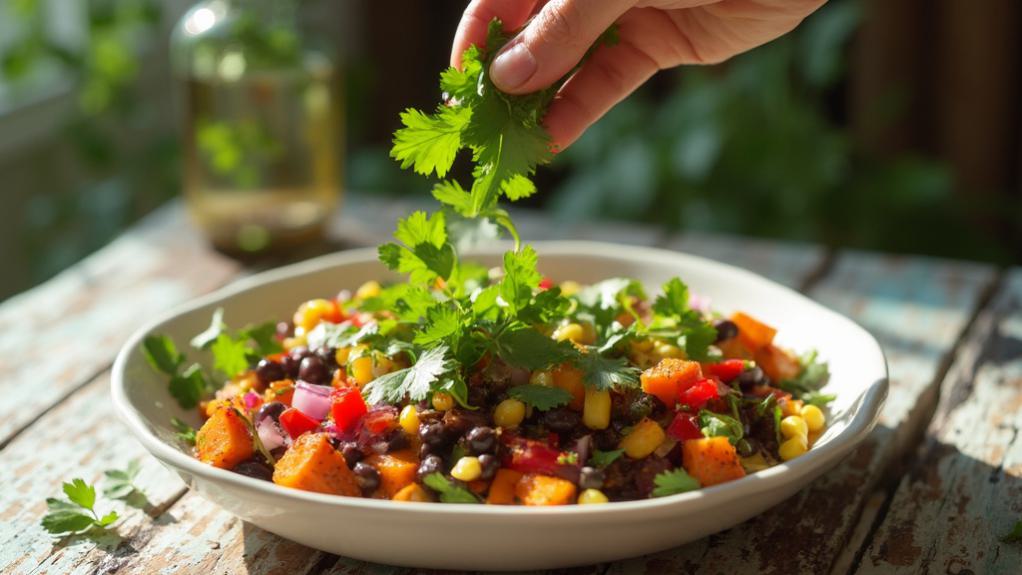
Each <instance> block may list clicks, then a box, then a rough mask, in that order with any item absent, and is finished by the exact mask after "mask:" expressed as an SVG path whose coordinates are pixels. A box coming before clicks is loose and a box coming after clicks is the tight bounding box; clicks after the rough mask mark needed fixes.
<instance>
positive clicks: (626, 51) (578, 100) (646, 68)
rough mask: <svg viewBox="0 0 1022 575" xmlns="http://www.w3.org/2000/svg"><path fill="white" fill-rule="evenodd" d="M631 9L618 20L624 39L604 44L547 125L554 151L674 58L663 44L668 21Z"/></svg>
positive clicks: (557, 101) (558, 100)
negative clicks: (661, 39) (662, 40)
mask: <svg viewBox="0 0 1022 575" xmlns="http://www.w3.org/2000/svg"><path fill="white" fill-rule="evenodd" d="M651 16H653V15H652V14H651V12H650V11H646V10H632V11H630V12H628V13H627V14H626V15H625V16H624V17H622V18H621V20H620V21H619V22H618V25H619V26H620V29H619V31H620V38H621V41H620V42H619V43H618V44H615V45H613V46H601V47H600V48H598V49H597V50H596V51H595V52H593V55H592V56H591V57H590V58H589V60H588V61H586V63H585V64H584V65H583V66H582V67H581V68H580V69H579V70H578V72H576V73H575V75H574V76H572V77H571V79H569V80H568V81H567V82H566V83H565V84H564V86H563V87H561V90H560V91H559V92H558V94H557V96H556V97H555V98H554V101H553V102H552V103H551V104H550V108H549V110H548V111H547V115H546V117H545V119H544V121H543V123H544V124H545V126H546V129H547V132H549V133H550V138H551V140H552V142H551V143H552V144H553V146H554V149H555V150H558V151H559V150H563V149H564V148H566V147H567V146H569V145H570V144H571V143H572V142H574V141H575V140H576V139H578V137H579V136H581V135H582V132H584V131H585V130H586V128H588V127H589V126H590V125H591V124H593V123H594V122H596V121H597V120H599V119H600V118H601V117H602V116H603V115H604V114H605V113H607V111H608V110H610V109H611V108H612V107H613V106H614V105H615V104H617V103H618V102H620V101H621V100H623V99H624V98H625V97H626V96H628V94H631V93H632V92H633V91H634V90H635V89H636V88H637V87H639V86H640V85H642V84H643V83H644V82H645V81H646V80H648V79H649V78H650V76H652V75H653V74H655V73H656V72H657V70H659V69H660V68H663V67H665V66H666V65H667V64H668V62H669V61H670V59H671V58H672V54H670V53H668V52H669V51H668V50H667V48H666V47H665V46H664V44H663V43H662V42H661V41H660V37H661V36H662V32H663V31H662V30H660V28H663V27H664V26H665V25H669V23H665V21H664V20H663V19H662V18H658V17H651Z"/></svg>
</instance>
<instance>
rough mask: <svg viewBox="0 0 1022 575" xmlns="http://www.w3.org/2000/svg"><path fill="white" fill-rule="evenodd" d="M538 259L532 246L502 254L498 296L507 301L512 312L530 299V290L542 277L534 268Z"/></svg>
mask: <svg viewBox="0 0 1022 575" xmlns="http://www.w3.org/2000/svg"><path fill="white" fill-rule="evenodd" d="M538 261H539V257H538V256H537V255H536V250H534V249H532V246H525V247H523V248H522V249H521V250H520V251H517V252H507V253H505V254H504V278H503V279H502V280H501V281H500V297H501V298H502V299H503V300H504V301H505V302H506V303H507V305H508V308H509V309H510V311H511V313H512V314H515V313H517V312H518V310H520V309H522V308H523V307H525V306H526V305H528V303H529V301H531V300H532V292H533V291H534V290H535V289H536V287H537V286H539V282H540V280H542V279H543V276H541V275H540V274H539V272H538V271H537V270H536V264H537V263H538Z"/></svg>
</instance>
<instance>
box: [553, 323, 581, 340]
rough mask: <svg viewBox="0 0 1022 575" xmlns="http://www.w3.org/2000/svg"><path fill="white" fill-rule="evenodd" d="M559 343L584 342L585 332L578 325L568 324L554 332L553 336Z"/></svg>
mask: <svg viewBox="0 0 1022 575" xmlns="http://www.w3.org/2000/svg"><path fill="white" fill-rule="evenodd" d="M552 337H553V338H554V339H556V340H557V341H579V342H580V341H582V338H583V337H585V330H584V329H582V326H581V325H579V324H577V323H566V324H564V325H562V326H560V327H558V328H557V329H555V330H554V333H553V336H552Z"/></svg>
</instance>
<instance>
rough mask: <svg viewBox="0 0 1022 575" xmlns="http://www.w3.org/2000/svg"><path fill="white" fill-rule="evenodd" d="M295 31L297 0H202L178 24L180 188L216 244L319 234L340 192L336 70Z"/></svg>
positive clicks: (266, 243)
mask: <svg viewBox="0 0 1022 575" xmlns="http://www.w3.org/2000/svg"><path fill="white" fill-rule="evenodd" d="M301 37H302V36H301V35H300V34H299V32H298V27H297V21H296V0H204V1H202V2H199V3H198V4H196V5H195V6H193V7H192V8H191V9H190V10H189V11H188V12H187V13H186V14H185V15H184V16H183V17H182V18H181V20H180V21H179V22H178V24H177V27H176V28H175V30H174V35H173V40H172V51H171V52H172V57H173V60H174V70H175V74H176V76H177V77H178V79H179V80H180V82H181V83H182V84H183V89H184V98H183V108H184V126H183V134H182V136H183V141H184V146H183V150H184V188H185V199H186V203H187V206H188V209H189V212H190V213H191V215H192V217H193V218H194V219H195V221H196V222H197V223H198V224H199V226H200V227H201V228H202V229H203V230H204V231H205V233H206V234H207V235H208V237H209V238H210V239H211V241H212V242H213V244H214V245H215V246H217V247H218V248H220V249H222V250H225V251H228V252H262V251H267V250H271V249H273V250H278V249H281V248H288V247H292V246H294V245H297V244H300V243H303V242H307V241H312V240H315V239H318V238H319V237H320V236H321V235H322V233H323V230H324V227H325V224H326V221H327V219H328V218H329V216H330V214H331V212H332V211H333V209H334V208H335V206H336V204H337V202H338V200H339V195H340V174H339V172H340V170H341V166H340V160H341V157H340V156H341V150H340V142H339V133H338V132H339V131H340V122H341V117H340V108H341V107H340V105H339V93H338V84H339V81H338V78H337V72H336V70H335V67H334V65H333V63H332V62H331V60H330V59H329V58H328V57H326V56H325V55H324V54H323V53H322V52H317V51H314V50H311V49H308V48H307V47H305V46H303V45H302V43H301V41H300V39H301Z"/></svg>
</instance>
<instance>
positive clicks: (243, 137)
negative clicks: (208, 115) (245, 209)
mask: <svg viewBox="0 0 1022 575" xmlns="http://www.w3.org/2000/svg"><path fill="white" fill-rule="evenodd" d="M195 140H196V144H197V146H198V149H199V152H200V155H201V156H202V159H203V161H204V162H205V163H206V164H207V166H208V167H209V169H210V171H212V172H213V173H214V174H216V175H217V176H219V177H222V178H226V179H228V180H230V181H231V182H232V183H233V184H234V185H235V186H237V187H239V188H251V187H255V186H257V185H258V184H259V182H261V181H262V180H263V176H262V173H261V172H262V171H263V169H264V167H265V166H267V165H270V164H271V163H272V162H273V161H274V160H275V159H277V158H279V157H280V156H281V155H282V154H283V153H284V149H283V146H281V144H280V142H278V141H277V140H276V139H275V138H274V137H273V135H272V134H270V133H269V131H268V130H267V129H266V127H265V126H264V125H263V124H262V123H260V122H258V121H256V120H254V119H248V120H240V121H237V122H227V121H211V120H204V121H202V122H201V123H200V124H199V125H198V127H197V128H196V136H195Z"/></svg>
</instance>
